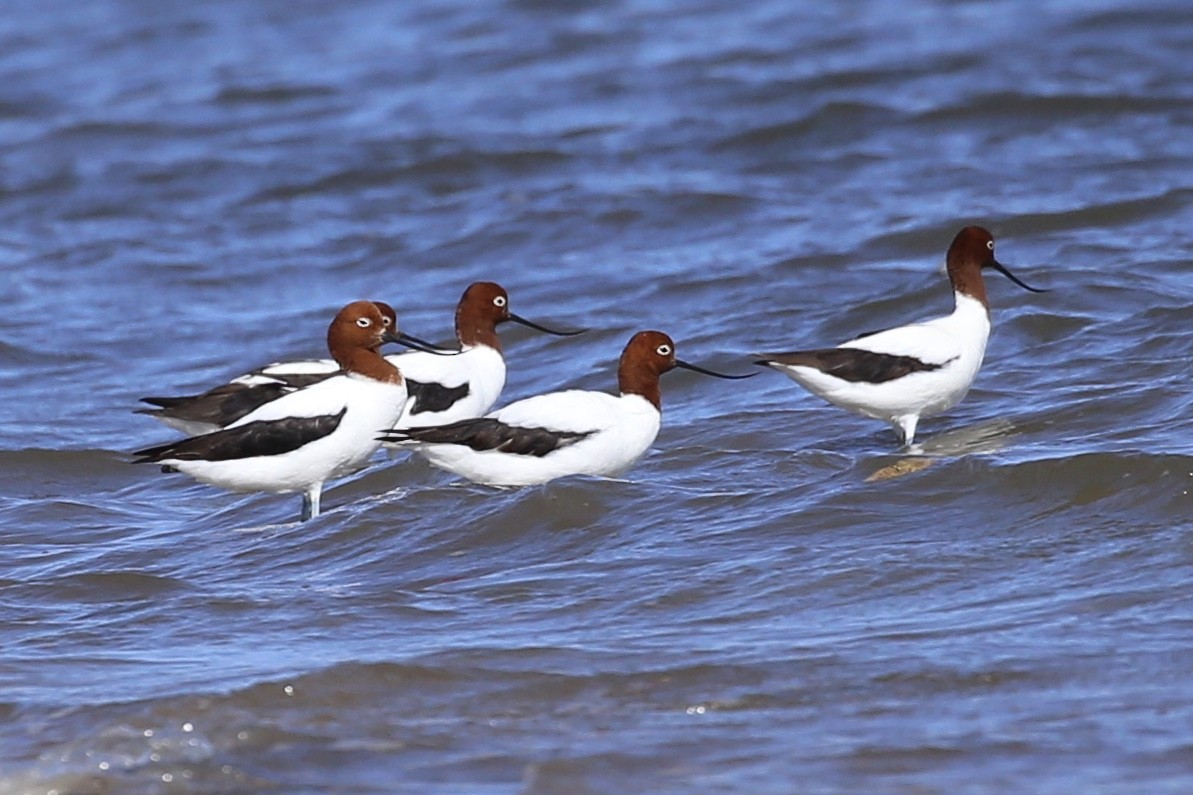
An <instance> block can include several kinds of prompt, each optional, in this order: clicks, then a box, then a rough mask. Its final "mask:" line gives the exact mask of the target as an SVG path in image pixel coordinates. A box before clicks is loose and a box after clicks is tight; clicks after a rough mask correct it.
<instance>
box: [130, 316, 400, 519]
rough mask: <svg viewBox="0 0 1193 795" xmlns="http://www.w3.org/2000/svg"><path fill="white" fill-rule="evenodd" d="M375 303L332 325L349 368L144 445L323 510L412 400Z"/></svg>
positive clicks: (234, 487) (207, 473)
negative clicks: (329, 493)
mask: <svg viewBox="0 0 1193 795" xmlns="http://www.w3.org/2000/svg"><path fill="white" fill-rule="evenodd" d="M396 333H397V332H396V328H395V329H394V330H392V331H391V330H390V327H389V325H388V324H385V323H384V322H383V316H382V314H381V312H380V311H379V310H378V308H377V307H376V306H375V305H374V304H373V303H372V302H370V301H357V302H355V303H352V304H349V305H348V306H346V307H344V309H342V310H341V311H340V312H339V314H337V315H336V318H335V320H333V321H332V324H331V326H330V327H329V329H328V348H329V350H330V351H331V353H332V356H333V358H334V359H335V361H336V362H337V363H338V365H339V367H340V369H341V370H342V372H341V373H340V374H338V375H335V376H333V377H331V378H327V379H324V380H321V381H319V382H318V383H316V384H313V385H311V386H309V387H306V388H304V389H300V390H297V391H293V392H290V393H287V394H285V395H282V396H281V397H279V398H277V399H276V400H272V401H270V402H268V403H265V404H263V405H261V406H259V407H258V408H257V409H255V410H254V411H252V412H250V413H249V414H247V415H245V416H243V417H241V418H240V419H238V420H236V421H235V422H233V423H232V424H231V425H229V426H228V427H227V428H224V429H221V430H217V431H214V432H212V433H209V434H204V435H200V436H195V437H191V438H189V439H182V440H180V441H176V442H171V443H169V444H163V445H157V446H154V447H149V448H146V449H144V450H139V451H137V452H136V453H135V454H134V455H136V456H137V460H136V463H160V464H162V465H163V466H164V467H166V468H168V469H169V470H175V471H179V472H182V473H185V474H187V475H190V476H191V477H193V478H195V479H196V480H199V481H201V482H203V483H208V484H211V485H215V486H220V487H222V488H226V489H229V490H231V491H267V492H275V493H286V492H301V493H302V494H303V518H304V519H306V518H310V517H312V516H317V515H318V514H319V504H320V496H321V494H322V490H323V484H324V483H325V482H327V481H328V480H330V479H333V478H337V477H341V476H343V475H346V474H349V473H351V472H354V471H356V470H357V469H359V468H360V467H361V466H363V465H364V463H365V462H366V461H368V459H369V457H370V456H371V455H372V454H373V453H374V452H375V451H376V450H377V448H378V446H379V444H378V442H377V440H376V438H375V437H376V431H377V428H378V427H379V424H380V426H382V427H384V426H386V425H391V424H392V423H393V422H395V421H396V420H397V418H398V416H400V415H401V412H402V409H403V407H404V406H405V403H406V387H405V385H404V384H403V383H402V377H401V374H400V373H399V372H398V369H397V368H396V367H394V366H393V365H392V364H390V363H389V362H387V361H385V359H383V358H382V357H381V354H380V353H379V350H378V349H379V347H380V345H381V343H382V342H384V341H387V340H388V339H389V338H390V337H391V336H393V335H396Z"/></svg>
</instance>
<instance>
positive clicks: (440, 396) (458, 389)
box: [406, 378, 471, 414]
mask: <svg viewBox="0 0 1193 795" xmlns="http://www.w3.org/2000/svg"><path fill="white" fill-rule="evenodd" d="M470 391H471V390H470V389H469V388H468V383H467V382H465V383H463V384H460V385H459V386H450V387H449V386H444V385H443V384H439V383H436V382H434V381H431V382H429V383H423V382H421V381H411V380H410V379H409V378H407V379H406V394H408V395H409V396H410V397H412V398H414V405H413V406H412V407H411V409H410V413H411V414H425V413H427V412H432V411H447V410H448V409H450V408H451V407H452V406H454V405H455V404H456V402H457V401H459V400H463V399H464V398H466V397H468V393H469V392H470Z"/></svg>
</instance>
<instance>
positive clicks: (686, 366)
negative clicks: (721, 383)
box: [675, 359, 758, 379]
mask: <svg viewBox="0 0 1193 795" xmlns="http://www.w3.org/2000/svg"><path fill="white" fill-rule="evenodd" d="M675 366H676V367H682V368H683V369H685V370H691V371H692V372H693V373H702V374H703V375H711V376H713V377H714V378H732V379H739V378H753V377H754V376H756V375H758V373H746V374H745V375H729V374H727V373H717V372H713V371H712V370H705V369H704V368H703V367H697V366H696V365H694V364H688V363H687V362H684V361H680V360H679V359H676V360H675Z"/></svg>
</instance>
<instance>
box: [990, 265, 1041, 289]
mask: <svg viewBox="0 0 1193 795" xmlns="http://www.w3.org/2000/svg"><path fill="white" fill-rule="evenodd" d="M986 264H987V265H989V266H990V267H991V268H994V270H996V271H998V272H999V273H1001V274H1002V275H1003V276H1006V277H1007V278H1008V279H1010V280H1011V281H1013V282H1014V283H1015V284H1017V285H1019V286H1020V287H1022V288H1023V289H1024V290H1030V291H1031V292H1033V293H1046V292H1048V291H1047V290H1044V289H1041V288H1039V287H1032V286H1031V285H1030V284H1026V283H1024V282H1023V281H1022V280H1021V279H1020V278H1019V277H1018V276H1016V275H1015V274H1013V273H1011V272H1010V271H1009V270H1007V267H1006V266H1005V265H1003V264H1002V263H1001V262H999V261H998V260H993V259H992V260H990V262H988V263H986Z"/></svg>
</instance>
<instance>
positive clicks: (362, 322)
mask: <svg viewBox="0 0 1193 795" xmlns="http://www.w3.org/2000/svg"><path fill="white" fill-rule="evenodd" d="M356 325H358V326H360V327H361V328H368V327H369V326H371V325H373V321H371V320H369V319H368V318H367V317H358V318H357V319H356Z"/></svg>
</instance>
